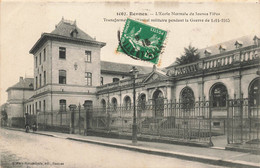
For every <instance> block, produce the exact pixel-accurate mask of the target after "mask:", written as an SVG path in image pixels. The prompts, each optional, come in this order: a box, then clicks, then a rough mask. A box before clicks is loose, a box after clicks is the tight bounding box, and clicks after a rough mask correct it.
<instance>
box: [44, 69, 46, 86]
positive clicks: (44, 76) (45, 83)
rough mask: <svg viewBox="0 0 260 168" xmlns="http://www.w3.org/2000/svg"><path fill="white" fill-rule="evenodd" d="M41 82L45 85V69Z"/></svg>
mask: <svg viewBox="0 0 260 168" xmlns="http://www.w3.org/2000/svg"><path fill="white" fill-rule="evenodd" d="M43 84H44V85H46V71H44V72H43Z"/></svg>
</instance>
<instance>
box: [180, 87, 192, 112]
mask: <svg viewBox="0 0 260 168" xmlns="http://www.w3.org/2000/svg"><path fill="white" fill-rule="evenodd" d="M194 101H195V98H194V93H193V91H192V90H191V88H189V87H185V88H183V89H182V91H181V103H182V104H183V107H184V108H188V109H189V108H192V107H194Z"/></svg>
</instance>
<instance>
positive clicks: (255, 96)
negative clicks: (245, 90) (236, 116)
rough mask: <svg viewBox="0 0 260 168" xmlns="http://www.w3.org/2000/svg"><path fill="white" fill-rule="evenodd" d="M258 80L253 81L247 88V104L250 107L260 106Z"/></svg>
mask: <svg viewBox="0 0 260 168" xmlns="http://www.w3.org/2000/svg"><path fill="white" fill-rule="evenodd" d="M259 81H260V78H258V79H256V80H254V81H253V82H252V84H251V85H250V87H249V103H250V105H251V106H257V105H259V104H260V97H259V95H260V89H259V87H260V86H259V84H260V82H259Z"/></svg>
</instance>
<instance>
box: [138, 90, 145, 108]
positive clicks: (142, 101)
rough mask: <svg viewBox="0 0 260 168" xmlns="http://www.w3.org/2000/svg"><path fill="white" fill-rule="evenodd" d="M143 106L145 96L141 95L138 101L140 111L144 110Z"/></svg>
mask: <svg viewBox="0 0 260 168" xmlns="http://www.w3.org/2000/svg"><path fill="white" fill-rule="evenodd" d="M145 104H146V95H145V94H141V95H140V96H139V99H138V106H139V107H140V109H141V110H144V109H145Z"/></svg>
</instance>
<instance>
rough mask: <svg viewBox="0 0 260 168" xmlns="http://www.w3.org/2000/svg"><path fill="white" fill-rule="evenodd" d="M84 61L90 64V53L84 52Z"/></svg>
mask: <svg viewBox="0 0 260 168" xmlns="http://www.w3.org/2000/svg"><path fill="white" fill-rule="evenodd" d="M85 61H86V62H91V51H85Z"/></svg>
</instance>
